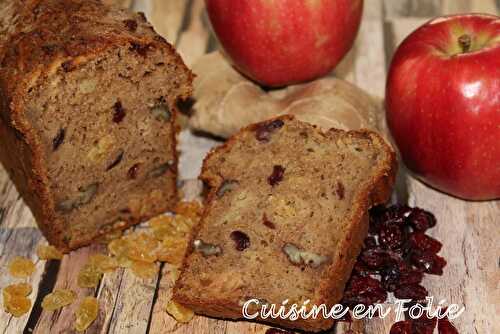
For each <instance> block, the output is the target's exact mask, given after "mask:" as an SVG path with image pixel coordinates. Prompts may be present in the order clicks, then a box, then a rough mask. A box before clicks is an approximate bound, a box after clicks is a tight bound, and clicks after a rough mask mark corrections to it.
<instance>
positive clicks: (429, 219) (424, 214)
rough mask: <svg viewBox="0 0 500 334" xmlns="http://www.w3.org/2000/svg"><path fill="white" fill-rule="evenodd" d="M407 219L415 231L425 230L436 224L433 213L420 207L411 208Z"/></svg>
mask: <svg viewBox="0 0 500 334" xmlns="http://www.w3.org/2000/svg"><path fill="white" fill-rule="evenodd" d="M408 220H409V221H410V225H411V226H412V227H413V228H414V229H415V230H417V231H425V230H427V229H428V228H431V227H434V226H435V225H436V218H435V217H434V215H433V214H432V213H430V212H428V211H425V210H422V209H420V208H413V210H412V212H411V214H410V216H409V217H408Z"/></svg>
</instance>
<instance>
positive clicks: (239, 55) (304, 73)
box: [205, 0, 363, 86]
mask: <svg viewBox="0 0 500 334" xmlns="http://www.w3.org/2000/svg"><path fill="white" fill-rule="evenodd" d="M205 3H206V7H207V11H208V15H209V17H210V21H211V23H212V26H213V28H214V31H215V33H216V35H217V37H218V39H219V41H220V43H221V44H222V46H223V48H224V51H225V53H226V55H227V56H229V58H230V59H231V60H232V62H233V65H234V66H235V67H236V68H237V69H238V70H239V71H240V72H242V73H243V74H245V75H246V76H248V77H250V78H251V79H253V80H255V81H257V82H259V83H261V84H263V85H265V86H284V85H289V84H292V83H297V82H302V81H307V80H312V79H316V78H318V77H320V76H322V75H325V74H327V73H328V72H330V71H331V70H332V69H333V68H334V67H335V66H336V65H337V64H338V63H339V62H340V60H341V59H342V58H343V57H344V55H345V54H346V53H347V52H348V51H349V49H350V48H351V47H352V44H353V42H354V39H355V37H356V34H357V31H358V28H359V24H360V21H361V14H362V11H363V1H362V0H205Z"/></svg>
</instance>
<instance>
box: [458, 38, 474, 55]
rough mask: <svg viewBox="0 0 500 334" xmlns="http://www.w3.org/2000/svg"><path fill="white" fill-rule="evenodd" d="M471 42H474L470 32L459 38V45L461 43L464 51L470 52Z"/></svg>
mask: <svg viewBox="0 0 500 334" xmlns="http://www.w3.org/2000/svg"><path fill="white" fill-rule="evenodd" d="M471 44H472V39H471V37H470V35H468V34H463V35H462V36H460V37H459V38H458V45H460V48H461V49H462V52H463V53H467V52H469V50H470V47H471Z"/></svg>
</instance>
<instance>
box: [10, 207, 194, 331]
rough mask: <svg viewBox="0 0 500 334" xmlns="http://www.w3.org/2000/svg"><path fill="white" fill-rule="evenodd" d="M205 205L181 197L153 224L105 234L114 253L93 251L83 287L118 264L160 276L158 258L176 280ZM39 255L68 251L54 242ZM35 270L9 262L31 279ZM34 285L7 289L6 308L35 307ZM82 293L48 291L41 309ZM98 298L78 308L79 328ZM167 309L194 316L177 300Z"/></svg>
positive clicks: (180, 317) (91, 316) (179, 316)
mask: <svg viewBox="0 0 500 334" xmlns="http://www.w3.org/2000/svg"><path fill="white" fill-rule="evenodd" d="M201 209H202V207H201V205H200V204H198V203H197V202H181V203H179V204H178V205H177V207H176V209H175V214H174V215H162V216H158V217H155V218H153V219H151V220H150V222H149V224H148V227H146V228H141V229H137V230H136V231H133V232H130V233H127V234H125V235H122V233H121V232H119V233H110V234H109V235H107V236H106V238H105V239H103V240H101V242H103V243H107V246H108V251H109V255H105V254H94V255H92V256H90V258H89V259H88V261H87V263H86V264H85V265H84V266H83V267H82V268H81V270H80V272H79V273H78V277H77V284H78V286H79V287H81V288H96V287H97V286H98V284H99V282H100V280H101V278H102V276H103V274H105V273H110V272H113V271H114V270H116V269H117V268H129V269H130V270H131V271H132V273H134V275H135V276H137V277H139V278H142V279H151V278H154V277H156V275H157V274H158V270H159V262H165V263H168V264H170V265H172V268H171V273H172V278H173V280H176V278H177V276H178V268H179V267H180V265H181V264H182V259H183V257H184V253H185V252H186V250H187V247H188V242H189V237H190V232H191V230H192V228H193V226H194V225H195V224H196V223H197V222H198V221H199V219H200V216H201ZM37 255H38V257H39V258H40V259H41V260H61V259H62V258H63V254H62V253H61V252H60V251H59V250H57V249H56V248H55V247H53V246H50V245H39V246H38V247H37ZM34 270H35V265H34V264H33V262H32V261H30V260H28V259H25V258H21V257H16V258H14V259H13V261H12V262H11V263H10V265H9V272H10V274H11V275H12V276H13V277H17V278H26V277H29V276H30V275H31V274H32V273H33V272H34ZM30 293H31V286H30V285H29V284H26V283H20V284H13V285H10V286H8V287H6V288H4V289H3V299H4V307H5V309H6V311H7V312H9V313H11V314H12V315H14V316H16V317H19V316H21V315H23V314H25V313H27V312H28V311H29V310H30V309H31V301H30V299H28V298H27V297H28V296H29V294H30ZM76 298H77V295H76V293H75V292H73V291H71V290H66V289H56V290H54V291H53V292H52V293H50V294H48V295H46V296H45V297H44V299H43V301H42V308H43V309H44V310H45V311H48V312H51V311H55V310H58V309H60V308H62V307H65V306H67V305H70V304H72V303H73V302H74V301H75V300H76ZM98 308H99V305H98V302H97V300H96V299H95V298H94V297H85V298H84V299H83V301H82V302H81V303H80V305H79V307H78V309H77V311H76V312H75V323H74V327H75V329H76V330H77V331H84V330H85V329H87V328H88V327H89V326H90V325H91V324H92V322H93V321H94V320H95V319H96V318H97V315H98ZM166 311H167V312H168V313H169V314H170V315H172V316H173V317H174V318H175V319H176V320H177V321H179V322H188V321H190V320H191V319H192V318H193V316H194V313H193V312H192V311H191V310H189V309H187V308H185V307H183V306H182V305H179V304H177V303H175V302H173V301H169V303H168V304H167V306H166Z"/></svg>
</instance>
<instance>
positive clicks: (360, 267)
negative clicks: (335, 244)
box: [352, 260, 377, 276]
mask: <svg viewBox="0 0 500 334" xmlns="http://www.w3.org/2000/svg"><path fill="white" fill-rule="evenodd" d="M376 273H377V272H376V271H374V270H372V269H370V268H368V266H367V265H366V264H364V263H363V262H362V261H360V260H358V261H356V263H355V264H354V268H352V275H357V276H368V275H372V274H376Z"/></svg>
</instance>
